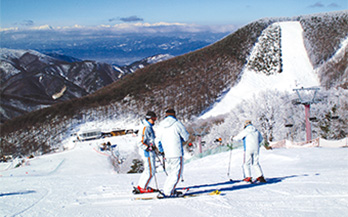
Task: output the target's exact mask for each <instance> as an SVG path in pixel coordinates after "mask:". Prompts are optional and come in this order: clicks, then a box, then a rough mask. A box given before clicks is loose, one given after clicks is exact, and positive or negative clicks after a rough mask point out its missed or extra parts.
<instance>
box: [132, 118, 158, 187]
mask: <svg viewBox="0 0 348 217" xmlns="http://www.w3.org/2000/svg"><path fill="white" fill-rule="evenodd" d="M156 120H157V116H156V114H155V113H154V112H152V111H149V112H147V114H146V116H145V119H144V120H143V121H142V124H143V127H142V129H141V132H139V142H138V147H139V154H140V156H141V157H142V159H143V162H144V171H143V173H142V174H141V176H140V179H139V182H138V187H137V189H138V191H137V193H150V192H154V189H153V188H150V187H149V184H150V181H151V179H152V177H153V176H154V175H155V173H156V165H155V162H156V152H155V148H156V146H155V138H156V137H155V132H154V131H153V128H152V127H153V125H154V124H155V121H156ZM158 149H159V152H163V149H162V146H161V145H160V144H159V145H158ZM135 190H136V189H135Z"/></svg>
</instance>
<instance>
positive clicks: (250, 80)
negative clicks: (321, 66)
mask: <svg viewBox="0 0 348 217" xmlns="http://www.w3.org/2000/svg"><path fill="white" fill-rule="evenodd" d="M274 25H279V26H280V29H281V46H280V47H281V56H282V57H281V59H282V64H283V67H282V72H281V73H275V74H271V75H265V74H264V73H261V72H256V71H254V70H251V69H250V68H248V67H245V69H244V71H243V73H242V77H241V80H240V82H239V83H238V84H237V85H236V86H234V87H232V88H231V89H230V90H229V91H228V92H227V93H226V94H225V95H224V96H223V97H222V98H221V100H220V101H218V102H217V103H216V104H215V105H214V106H213V107H212V109H211V110H210V111H208V112H207V113H205V114H204V115H203V116H202V118H208V117H210V116H216V115H221V114H225V113H228V112H230V110H231V109H232V108H233V107H235V106H236V105H237V104H239V103H241V102H242V101H243V100H247V99H248V98H251V97H252V96H253V95H257V94H258V93H259V92H261V91H265V90H267V89H269V90H280V91H288V92H290V91H293V89H294V88H299V87H313V86H319V85H320V83H319V78H318V76H317V75H316V74H315V73H314V70H313V67H312V64H311V63H310V60H309V58H308V55H307V51H306V49H305V46H304V43H303V29H302V26H301V24H300V23H299V22H279V23H275V24H273V26H274ZM258 48H259V46H258V43H257V44H256V45H255V47H254V50H253V51H252V54H251V55H257V53H258V52H257V51H256V52H255V49H258ZM272 55H273V56H274V53H272ZM252 58H253V56H251V57H249V59H252Z"/></svg>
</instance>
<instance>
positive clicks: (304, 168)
mask: <svg viewBox="0 0 348 217" xmlns="http://www.w3.org/2000/svg"><path fill="white" fill-rule="evenodd" d="M134 140H135V137H131V136H130V135H126V136H119V137H114V139H113V144H117V145H118V146H119V147H122V148H121V149H123V150H132V147H134ZM346 142H347V141H346V140H342V141H341V142H340V144H336V145H335V148H326V147H320V148H317V147H316V148H296V149H295V148H294V149H285V148H284V149H273V150H265V149H263V148H262V149H261V153H260V157H261V166H262V169H263V172H264V174H265V177H266V179H267V180H268V183H267V184H247V183H243V182H230V179H233V180H240V179H241V178H242V171H241V164H242V161H243V150H242V149H234V150H233V151H232V152H231V153H230V152H229V151H225V152H221V153H219V154H215V155H210V156H207V157H204V158H200V159H196V160H193V159H191V160H190V162H188V163H186V164H185V169H184V175H183V179H184V182H179V184H178V186H177V187H190V191H192V192H195V191H196V192H210V191H213V190H215V189H219V190H220V191H221V195H214V196H209V195H205V196H200V197H192V198H184V199H183V198H176V199H164V200H134V199H133V198H134V196H133V195H132V193H131V191H132V185H136V183H137V181H138V179H139V177H140V174H118V173H116V172H115V171H114V170H113V168H112V167H111V164H110V162H109V157H108V155H107V153H106V152H101V151H100V150H99V149H98V144H99V143H100V141H98V140H96V141H93V142H80V143H76V144H75V146H74V147H73V148H72V149H71V150H68V151H64V152H61V153H55V154H48V155H43V156H39V157H35V158H32V159H28V160H27V161H26V163H25V166H22V167H19V168H10V165H9V164H5V163H2V164H0V216H93V217H95V216H120V217H124V216H135V217H144V216H161V217H163V216H175V217H176V216H183V217H185V216H190V217H192V216H207V217H211V216H237V217H238V216H243V217H244V216H253V217H254V216H274V217H279V216H323V217H327V216H332V217H334V216H346V214H347V213H348V183H347V181H346V180H348V148H339V147H340V146H344V145H346ZM230 154H232V155H231V164H230V165H231V167H230V175H229V176H228V175H227V173H228V164H229V159H230V158H229V157H230ZM156 177H157V182H158V185H159V187H160V188H162V187H163V184H164V180H165V178H166V175H165V173H163V172H159V173H157V175H156ZM152 186H153V187H156V182H155V180H152Z"/></svg>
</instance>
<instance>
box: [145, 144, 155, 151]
mask: <svg viewBox="0 0 348 217" xmlns="http://www.w3.org/2000/svg"><path fill="white" fill-rule="evenodd" d="M152 150H154V146H153V144H152V143H150V145H148V146H147V148H146V151H152Z"/></svg>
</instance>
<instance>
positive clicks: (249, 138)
mask: <svg viewBox="0 0 348 217" xmlns="http://www.w3.org/2000/svg"><path fill="white" fill-rule="evenodd" d="M233 140H237V141H238V140H243V143H244V150H245V151H257V150H258V149H259V147H260V144H261V142H262V141H263V138H262V135H261V133H260V132H259V131H258V130H257V129H256V128H255V127H254V126H253V125H251V124H250V125H248V126H247V127H246V128H244V129H243V130H242V131H241V132H240V133H238V135H237V136H235V137H233Z"/></svg>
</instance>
